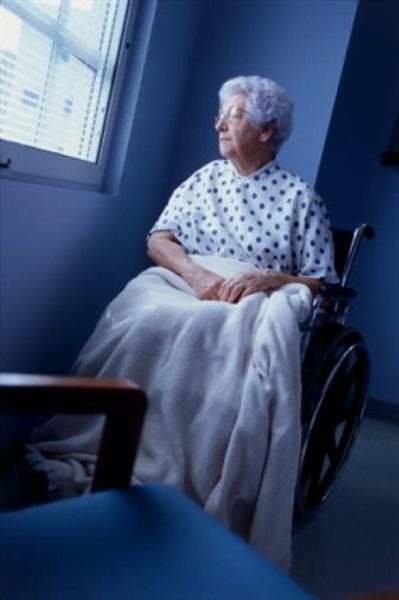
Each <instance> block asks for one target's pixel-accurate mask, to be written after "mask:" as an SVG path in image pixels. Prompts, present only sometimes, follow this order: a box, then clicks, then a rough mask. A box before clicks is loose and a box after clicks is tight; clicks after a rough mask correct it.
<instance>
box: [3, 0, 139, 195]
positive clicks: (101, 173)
mask: <svg viewBox="0 0 399 600" xmlns="http://www.w3.org/2000/svg"><path fill="white" fill-rule="evenodd" d="M138 4H139V0H128V7H127V12H126V19H125V23H124V26H123V30H122V36H121V40H120V44H119V49H118V52H117V59H116V65H115V72H114V75H113V85H112V88H111V94H110V98H109V102H108V110H107V115H106V118H105V121H104V128H103V135H102V141H101V145H100V149H99V155H98V160H97V162H96V163H92V162H89V161H87V160H81V159H78V158H72V157H69V156H66V155H63V154H58V153H56V152H50V151H48V150H43V149H39V148H33V147H31V146H27V145H25V144H20V143H16V142H11V141H9V140H4V139H1V138H0V161H1V163H0V166H1V169H0V177H1V178H3V179H12V180H19V181H29V182H33V183H41V184H44V185H55V186H59V187H70V188H78V189H87V190H93V191H101V188H102V185H103V181H104V178H105V175H106V168H107V159H108V156H109V154H110V152H111V142H112V133H113V130H114V128H115V122H116V117H117V112H118V104H119V101H120V96H121V90H122V83H123V76H124V74H125V72H126V63H127V60H128V55H129V49H130V48H131V45H132V37H133V30H134V29H135V23H136V17H137V13H138ZM2 5H3V6H4V7H5V8H8V7H9V6H10V5H12V6H15V4H14V2H13V0H2ZM52 39H54V37H52ZM79 55H81V52H80V54H79Z"/></svg>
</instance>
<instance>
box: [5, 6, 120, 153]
mask: <svg viewBox="0 0 399 600" xmlns="http://www.w3.org/2000/svg"><path fill="white" fill-rule="evenodd" d="M128 1H129V0H2V4H1V5H0V138H2V139H4V140H9V141H11V142H16V143H19V144H24V145H27V146H31V147H33V148H39V149H43V150H48V151H51V152H56V153H59V154H62V155H66V156H70V157H73V158H77V159H81V160H84V161H89V162H92V163H95V162H97V161H98V158H99V153H100V150H101V141H102V138H103V133H104V127H105V124H106V117H107V111H108V106H109V102H110V97H111V93H112V84H113V79H114V74H115V66H116V62H117V58H118V52H119V46H120V42H121V38H122V33H123V27H124V23H125V20H126V15H127V8H128Z"/></svg>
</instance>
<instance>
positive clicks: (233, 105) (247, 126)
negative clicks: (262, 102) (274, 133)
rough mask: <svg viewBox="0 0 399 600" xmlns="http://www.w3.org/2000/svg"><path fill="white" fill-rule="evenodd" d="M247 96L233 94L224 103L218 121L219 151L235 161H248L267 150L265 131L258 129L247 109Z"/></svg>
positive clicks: (216, 126)
mask: <svg viewBox="0 0 399 600" xmlns="http://www.w3.org/2000/svg"><path fill="white" fill-rule="evenodd" d="M245 101H246V96H245V95H244V94H233V95H232V96H230V97H229V98H228V99H227V100H226V102H225V103H224V104H223V106H222V109H221V111H220V112H219V119H218V120H217V121H216V125H215V128H216V131H217V132H218V133H219V151H220V154H221V155H222V156H224V157H225V158H228V159H229V160H231V161H232V162H233V164H234V163H237V162H238V164H240V163H244V164H245V163H247V162H250V161H251V160H252V158H255V157H256V156H258V155H259V153H261V152H264V151H265V140H264V139H262V138H264V132H263V133H262V132H261V131H259V129H256V128H255V127H254V126H253V125H252V123H251V121H250V119H249V115H248V113H247V112H246V109H245Z"/></svg>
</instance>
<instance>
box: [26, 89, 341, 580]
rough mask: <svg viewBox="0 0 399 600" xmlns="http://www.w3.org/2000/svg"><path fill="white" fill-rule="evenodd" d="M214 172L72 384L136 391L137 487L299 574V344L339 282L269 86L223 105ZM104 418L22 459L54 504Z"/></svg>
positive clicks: (124, 295)
mask: <svg viewBox="0 0 399 600" xmlns="http://www.w3.org/2000/svg"><path fill="white" fill-rule="evenodd" d="M220 104H221V109H220V111H219V114H218V116H217V119H216V130H217V132H218V134H219V146H220V152H221V154H222V155H223V156H224V160H216V161H213V162H211V163H209V164H208V165H206V166H205V167H203V168H202V169H200V170H199V171H197V172H196V173H194V174H193V175H192V176H191V177H190V178H189V179H188V180H187V181H186V182H185V183H183V184H182V185H181V186H180V187H179V188H178V189H177V190H176V191H175V192H174V194H173V195H172V197H171V199H170V201H169V203H168V205H167V207H166V208H165V210H164V212H163V213H162V214H161V216H160V218H159V219H158V221H157V223H156V224H155V226H154V227H153V229H152V230H151V232H150V236H149V239H148V251H149V255H150V256H151V258H152V259H153V260H154V262H155V263H157V265H158V266H156V267H152V268H150V269H147V270H146V271H144V273H141V274H140V275H139V276H137V277H136V278H135V279H133V280H132V281H131V282H129V283H128V285H127V286H126V288H125V289H124V290H123V291H122V292H121V293H120V294H119V296H117V298H116V299H115V300H114V301H113V302H112V303H111V304H110V305H109V307H108V308H107V309H106V311H105V313H104V315H103V316H102V318H101V319H100V321H99V323H98V325H97V327H96V329H95V331H94V333H93V334H92V336H91V338H90V339H89V341H88V342H87V343H86V345H85V346H84V348H83V350H82V351H81V353H80V355H79V357H78V359H77V362H76V365H75V372H76V373H78V374H80V375H86V376H97V377H106V376H108V377H123V378H131V379H133V380H134V381H136V382H137V383H138V384H139V385H140V386H141V387H142V388H143V389H144V390H145V391H146V393H147V396H148V398H149V409H148V414H147V417H146V422H145V425H144V430H143V434H142V438H141V442H140V448H139V453H138V457H137V460H136V464H135V468H134V477H133V479H134V480H137V481H139V482H149V481H163V482H166V483H169V484H171V485H174V486H177V487H179V488H180V489H182V490H183V491H184V492H185V493H187V494H188V495H189V496H190V497H191V498H193V499H194V500H195V501H196V502H197V503H198V504H199V505H200V506H202V507H203V508H204V509H205V510H206V511H207V512H208V513H210V514H211V515H213V516H214V517H216V518H218V519H219V520H221V521H222V522H224V523H225V524H226V525H227V526H228V527H230V528H231V529H232V530H233V531H235V532H236V533H237V534H239V535H240V536H241V537H243V538H244V539H245V540H247V541H248V542H249V543H250V544H252V545H253V546H254V547H255V548H257V549H258V551H260V552H261V553H262V554H264V555H266V556H268V558H269V559H270V560H272V561H273V562H275V563H276V564H278V565H280V566H282V567H285V568H287V567H288V565H289V561H290V541H291V522H292V509H293V498H294V489H295V483H296V471H297V464H298V456H299V450H300V435H301V426H300V398H301V396H300V393H301V389H300V352H299V349H300V332H299V326H298V323H299V322H300V321H301V320H303V319H304V318H305V317H306V315H307V313H308V311H309V308H310V304H311V299H312V294H315V293H316V292H317V290H318V288H319V286H320V283H321V281H323V280H327V281H331V282H333V281H335V273H334V268H333V249H332V244H331V235H330V231H329V227H328V221H327V216H326V213H325V209H324V206H323V203H322V201H321V199H320V198H319V197H318V196H317V195H316V194H315V192H314V191H313V190H312V189H311V188H310V187H309V186H308V185H307V184H306V183H305V182H304V181H303V180H302V179H300V178H299V177H298V176H296V175H294V174H292V173H290V172H288V171H286V170H284V169H283V168H282V167H280V166H279V165H278V164H277V163H276V161H275V156H276V155H277V152H278V151H279V149H280V147H281V145H282V143H283V142H284V140H285V139H286V138H287V137H288V135H289V133H290V130H291V122H292V104H291V102H290V101H289V99H288V98H287V95H286V93H285V91H284V90H283V89H282V88H281V87H279V86H278V85H277V84H276V83H274V82H272V81H270V80H268V79H261V78H259V77H238V78H236V79H233V80H231V81H228V82H226V83H225V84H224V85H223V86H222V88H221V90H220ZM101 427H102V419H101V418H97V417H87V418H72V417H61V416H57V417H54V418H53V419H51V420H50V421H48V422H47V423H46V424H44V425H43V426H42V427H41V428H39V429H38V430H37V431H36V432H35V434H34V438H33V444H32V445H30V446H29V447H28V452H27V456H26V459H27V461H28V463H29V464H30V465H31V466H32V468H34V469H36V470H38V471H41V472H44V473H45V474H46V475H47V479H48V492H49V495H50V496H53V497H59V496H67V495H72V494H75V493H79V492H80V493H82V492H84V491H86V490H87V489H88V488H89V486H90V482H91V476H92V474H93V471H94V466H95V460H96V452H97V448H98V441H99V436H100V431H101Z"/></svg>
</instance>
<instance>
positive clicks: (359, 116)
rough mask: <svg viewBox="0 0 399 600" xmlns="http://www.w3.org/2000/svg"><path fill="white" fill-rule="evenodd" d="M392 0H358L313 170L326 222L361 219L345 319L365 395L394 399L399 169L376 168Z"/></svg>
mask: <svg viewBox="0 0 399 600" xmlns="http://www.w3.org/2000/svg"><path fill="white" fill-rule="evenodd" d="M398 56H399V4H398V3H397V2H396V0H385V1H384V2H380V3H377V2H369V1H361V2H360V4H359V9H358V12H357V15H356V20H355V23H354V27H353V32H352V37H351V41H350V44H349V48H348V52H347V57H346V61H345V66H344V70H343V74H342V78H341V82H340V85H339V90H338V95H337V100H336V103H335V106H334V111H333V115H332V118H331V123H330V127H329V132H328V136H327V141H326V145H325V149H324V153H323V156H322V161H321V165H320V169H319V173H318V177H317V183H316V186H317V189H318V191H319V192H320V194H321V195H322V196H323V198H324V199H325V201H326V204H327V206H328V208H329V211H330V216H331V220H332V222H333V224H334V225H335V226H338V227H344V228H345V227H346V228H352V227H353V226H354V225H356V223H357V222H360V221H366V222H369V223H370V224H371V225H372V226H373V227H374V228H375V230H376V234H377V235H376V238H375V240H373V242H372V243H370V244H365V245H364V247H363V248H362V249H361V252H360V254H359V260H358V261H357V264H356V266H355V271H354V277H353V281H352V284H353V285H354V287H356V288H357V289H358V299H357V300H356V301H355V303H354V305H353V308H352V310H351V312H350V320H349V322H350V323H352V324H353V325H354V326H355V327H357V328H358V329H359V330H360V331H362V332H363V334H364V336H365V339H366V341H367V344H368V347H369V349H370V352H371V356H372V366H373V368H372V381H371V388H370V395H371V396H372V397H375V398H378V399H380V400H384V401H387V402H397V403H398V402H399V398H398V395H397V365H398V364H399V346H398V343H397V340H398V338H399V318H398V317H399V312H398V311H399V278H398V277H397V276H396V273H397V272H398V262H397V257H398V256H399V238H398V235H397V229H398V223H399V171H398V170H395V169H393V168H388V167H383V166H382V165H381V164H380V156H381V154H382V152H383V151H384V150H385V149H386V147H387V144H388V143H389V140H390V136H391V132H392V127H393V125H394V122H395V118H396V114H397V110H398V107H399V61H398V58H397V57H398Z"/></svg>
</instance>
